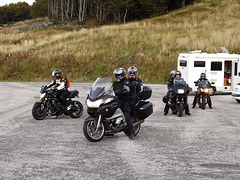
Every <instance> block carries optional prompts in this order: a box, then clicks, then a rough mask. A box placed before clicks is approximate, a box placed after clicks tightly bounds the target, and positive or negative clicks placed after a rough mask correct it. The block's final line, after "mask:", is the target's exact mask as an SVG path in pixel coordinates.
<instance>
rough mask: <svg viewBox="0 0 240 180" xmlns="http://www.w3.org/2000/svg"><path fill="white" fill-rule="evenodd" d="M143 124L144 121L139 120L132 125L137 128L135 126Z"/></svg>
mask: <svg viewBox="0 0 240 180" xmlns="http://www.w3.org/2000/svg"><path fill="white" fill-rule="evenodd" d="M143 122H144V119H143V120H140V121H138V122H135V123H134V124H133V126H137V125H139V124H142V123H143Z"/></svg>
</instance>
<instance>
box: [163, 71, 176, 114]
mask: <svg viewBox="0 0 240 180" xmlns="http://www.w3.org/2000/svg"><path fill="white" fill-rule="evenodd" d="M175 72H176V70H175V69H173V70H171V71H170V75H171V77H170V78H169V79H168V85H167V88H168V89H169V88H170V87H171V86H172V85H173V80H174V78H175ZM165 96H166V104H165V108H164V115H167V114H168V110H169V106H168V103H171V101H172V98H170V96H171V91H169V90H168V92H167V94H166V95H165ZM173 114H176V112H175V111H173Z"/></svg>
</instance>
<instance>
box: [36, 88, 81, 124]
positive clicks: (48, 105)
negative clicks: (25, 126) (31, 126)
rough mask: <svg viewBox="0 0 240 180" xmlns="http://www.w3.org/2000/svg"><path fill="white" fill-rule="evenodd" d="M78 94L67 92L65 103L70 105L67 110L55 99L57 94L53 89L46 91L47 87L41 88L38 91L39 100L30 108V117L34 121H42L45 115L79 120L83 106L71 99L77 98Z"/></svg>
mask: <svg viewBox="0 0 240 180" xmlns="http://www.w3.org/2000/svg"><path fill="white" fill-rule="evenodd" d="M78 94H79V92H78V91H77V90H75V91H69V95H68V97H67V101H69V103H70V104H72V108H71V109H70V110H67V109H66V107H65V106H63V105H62V104H61V103H60V102H59V99H58V97H57V92H56V91H55V90H54V89H47V86H42V88H41V90H40V98H41V99H40V100H38V101H37V102H35V104H34V105H33V108H32V116H33V117H34V118H35V119H36V120H43V119H44V118H45V117H46V116H47V115H51V116H59V115H60V114H65V115H69V116H70V117H72V118H79V117H80V116H81V115H82V113H83V106H82V104H81V103H80V102H79V101H72V100H71V99H72V98H74V97H77V96H78Z"/></svg>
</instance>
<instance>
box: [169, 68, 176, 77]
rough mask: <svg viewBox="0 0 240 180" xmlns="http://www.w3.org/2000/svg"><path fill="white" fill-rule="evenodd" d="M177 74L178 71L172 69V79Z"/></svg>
mask: <svg viewBox="0 0 240 180" xmlns="http://www.w3.org/2000/svg"><path fill="white" fill-rule="evenodd" d="M175 73H176V70H175V69H172V70H171V71H170V75H171V77H174V76H175Z"/></svg>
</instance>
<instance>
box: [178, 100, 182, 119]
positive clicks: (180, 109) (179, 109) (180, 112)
mask: <svg viewBox="0 0 240 180" xmlns="http://www.w3.org/2000/svg"><path fill="white" fill-rule="evenodd" d="M182 115H183V104H182V103H180V104H179V108H178V117H182Z"/></svg>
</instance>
